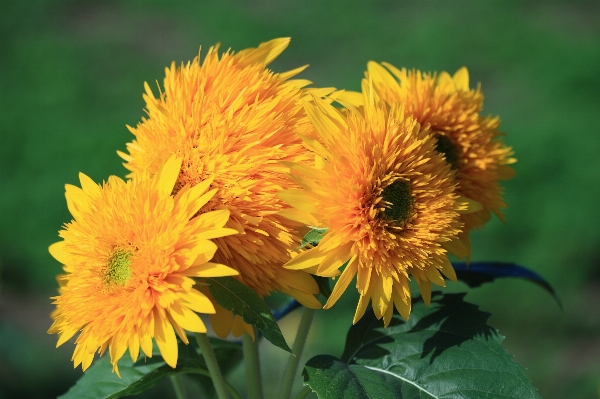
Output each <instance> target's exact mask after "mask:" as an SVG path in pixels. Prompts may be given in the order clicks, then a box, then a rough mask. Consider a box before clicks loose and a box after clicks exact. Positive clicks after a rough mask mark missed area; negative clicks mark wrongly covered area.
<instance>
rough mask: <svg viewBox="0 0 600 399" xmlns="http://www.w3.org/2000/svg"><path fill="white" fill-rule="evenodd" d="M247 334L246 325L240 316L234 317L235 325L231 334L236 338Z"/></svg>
mask: <svg viewBox="0 0 600 399" xmlns="http://www.w3.org/2000/svg"><path fill="white" fill-rule="evenodd" d="M245 332H246V323H244V319H242V318H241V317H240V316H238V315H234V316H233V324H232V326H231V333H232V334H233V336H234V337H241V336H242V335H243V334H244V333H245Z"/></svg>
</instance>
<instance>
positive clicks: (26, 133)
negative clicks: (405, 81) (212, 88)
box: [0, 0, 600, 399]
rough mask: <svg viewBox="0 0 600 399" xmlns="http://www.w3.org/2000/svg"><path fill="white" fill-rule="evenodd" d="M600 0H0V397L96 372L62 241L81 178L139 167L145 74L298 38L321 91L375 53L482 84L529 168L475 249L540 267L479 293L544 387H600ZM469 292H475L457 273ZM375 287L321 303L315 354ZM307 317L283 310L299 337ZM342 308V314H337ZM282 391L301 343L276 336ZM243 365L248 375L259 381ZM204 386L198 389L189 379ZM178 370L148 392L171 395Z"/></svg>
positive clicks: (347, 78)
mask: <svg viewBox="0 0 600 399" xmlns="http://www.w3.org/2000/svg"><path fill="white" fill-rule="evenodd" d="M598 21H600V3H599V2H597V1H590V2H574V1H568V0H565V1H562V2H557V1H539V2H534V1H526V2H516V1H514V2H513V1H485V2H482V1H452V2H450V1H448V2H446V1H429V0H420V1H384V0H377V1H368V2H367V1H364V2H353V1H348V0H345V1H317V0H312V1H311V0H309V1H300V0H279V1H278V0H254V1H233V0H222V1H219V2H210V3H209V2H205V1H193V2H192V1H190V2H182V1H167V0H164V1H158V0H151V1H149V0H144V1H142V0H139V1H123V2H120V1H106V0H103V1H100V0H98V1H64V0H36V1H33V0H21V1H12V0H4V1H2V2H0V43H1V46H0V101H1V103H0V184H1V186H0V268H1V272H0V273H1V274H0V359H1V360H0V398H2V399H6V398H53V397H56V396H57V395H59V394H62V393H64V392H65V391H66V390H67V389H68V387H69V386H71V385H72V384H73V383H74V381H75V380H76V379H77V378H78V377H79V376H80V375H81V369H80V368H79V369H76V370H73V367H72V363H71V361H70V358H71V354H72V350H73V345H72V343H67V344H65V345H63V347H61V348H59V349H55V348H54V346H55V343H56V337H55V336H49V335H47V334H46V330H47V329H48V327H49V326H50V324H51V322H50V318H49V313H50V311H51V310H52V305H51V304H50V299H49V297H50V296H52V295H55V293H56V287H57V283H56V281H55V275H56V274H58V273H59V272H60V265H59V264H58V262H56V261H54V260H53V259H52V258H51V257H50V255H49V254H48V252H47V247H48V245H49V244H51V243H53V242H55V241H57V239H58V236H57V231H58V229H59V228H60V227H61V224H62V223H64V222H67V221H69V220H70V215H69V213H68V211H67V207H66V204H65V200H64V184H65V183H71V184H77V174H78V172H79V171H83V172H85V173H86V174H88V175H89V176H91V177H92V178H93V179H94V180H96V181H101V180H102V179H106V178H107V177H108V176H109V175H110V174H116V175H119V176H124V175H125V169H124V168H123V167H122V166H121V161H120V158H118V157H117V155H116V153H115V151H116V150H117V149H120V150H123V149H124V148H125V143H126V142H127V141H130V140H131V139H132V136H131V135H130V133H129V132H128V131H127V129H126V128H125V124H129V125H135V124H136V123H137V122H138V121H139V120H140V118H141V116H142V115H144V114H143V112H142V109H143V102H142V96H141V95H142V91H143V82H144V81H148V82H149V83H150V84H151V86H153V87H156V86H155V83H154V82H156V81H157V80H158V81H160V82H161V83H162V78H163V76H164V67H165V66H167V65H169V64H170V63H171V61H173V60H175V61H177V62H181V61H187V60H190V59H192V58H193V57H194V56H195V55H197V54H198V49H199V46H200V45H202V46H204V49H206V48H207V47H208V46H209V45H212V44H214V43H216V42H221V43H222V46H223V48H224V49H226V48H228V47H231V48H233V49H235V50H241V49H244V48H246V47H251V46H256V45H258V44H259V43H260V42H263V41H266V40H269V39H271V38H275V37H281V36H290V37H292V42H291V45H290V47H289V48H288V49H287V50H286V51H285V52H284V53H283V54H282V55H281V56H280V57H279V59H277V60H276V61H275V62H274V63H273V64H272V65H271V67H272V68H273V69H274V70H275V71H285V70H288V69H292V68H295V67H297V66H300V65H304V64H307V63H308V64H310V68H308V69H307V70H306V71H305V72H303V73H302V75H301V76H302V77H304V78H307V79H310V80H312V81H313V82H314V83H315V85H316V86H335V87H338V88H346V89H352V90H358V89H359V87H360V79H361V78H362V76H363V71H364V69H365V67H366V62H367V61H368V60H376V61H388V62H391V63H393V64H395V65H396V66H398V67H401V66H406V67H409V68H413V67H414V68H419V69H422V70H427V71H435V70H438V71H439V70H447V71H450V72H451V73H453V72H454V71H455V70H457V69H458V68H459V67H461V66H463V65H466V66H467V67H468V68H469V71H470V75H471V84H472V85H475V84H477V82H481V84H482V87H483V91H484V94H485V96H486V98H485V109H484V112H485V113H489V114H494V115H500V116H501V119H502V130H503V131H504V132H506V134H507V136H506V138H505V140H506V142H507V143H508V144H509V145H512V146H513V147H514V149H515V152H516V156H517V158H518V159H519V162H518V163H517V164H516V166H515V168H516V170H517V173H518V175H517V177H516V179H514V180H512V181H509V182H507V183H506V184H505V187H506V200H507V202H508V204H509V208H508V209H507V210H506V219H507V223H506V224H502V223H500V222H499V221H497V220H494V221H493V222H492V223H490V224H489V225H488V226H487V227H486V228H485V229H484V230H482V231H478V232H475V233H474V234H473V238H472V240H473V248H474V255H473V259H474V260H499V261H514V262H517V263H519V264H522V265H525V266H528V267H530V268H531V269H533V270H535V271H537V272H538V273H540V274H542V275H543V276H545V277H546V278H547V279H548V281H550V283H551V284H553V286H554V287H555V288H556V291H557V293H558V294H559V296H560V297H561V299H562V301H563V303H564V311H561V310H560V309H559V307H558V306H557V305H556V303H554V302H553V300H552V299H551V297H550V296H549V295H548V294H547V293H546V292H544V291H543V290H542V289H540V288H539V287H537V286H534V285H531V284H529V283H527V282H524V281H516V280H515V281H499V282H497V283H495V284H492V285H486V286H482V287H480V288H477V289H474V290H469V294H468V296H467V299H468V300H470V301H472V302H475V303H477V304H479V305H480V307H481V308H483V309H484V310H486V311H489V312H491V313H492V314H493V316H492V317H491V319H490V323H491V324H492V325H494V326H495V327H496V328H498V329H499V330H500V332H501V333H502V334H503V335H505V336H506V337H507V338H506V340H505V346H506V348H507V349H508V350H509V351H510V352H511V353H513V354H514V355H515V360H516V361H517V362H519V363H520V364H522V365H523V366H525V367H526V368H527V371H526V374H527V376H528V377H529V378H530V379H531V380H532V382H533V384H534V385H535V386H536V387H537V388H538V389H539V391H540V393H541V395H542V396H543V397H544V398H547V399H551V398H556V399H564V398H582V399H583V398H585V399H587V398H590V399H591V398H598V397H600V245H599V244H600V223H599V222H600V212H599V210H598V209H599V208H598V201H599V198H600V183H599V182H600V135H599V134H600V123H598V116H599V114H600V96H599V95H598V93H599V91H600V23H599V22H598ZM449 289H450V290H454V291H460V290H468V288H467V287H466V286H464V285H462V284H453V285H451V286H450V287H449ZM355 300H356V298H355V297H353V296H352V295H345V297H344V298H343V299H342V301H341V302H340V304H339V305H337V306H336V307H335V308H334V309H332V310H330V311H328V313H327V314H323V312H319V313H318V315H317V318H316V321H315V326H314V328H313V330H312V333H311V335H310V337H309V346H308V348H307V350H306V356H312V355H314V354H316V353H323V352H326V353H331V354H334V355H339V354H340V353H341V351H342V346H343V341H344V337H345V334H346V330H347V327H348V325H349V324H350V322H351V317H352V314H353V311H351V308H352V307H353V306H355ZM298 319H299V315H298V314H297V313H292V314H291V315H289V316H288V317H287V318H286V319H284V320H283V322H282V328H283V332H284V334H285V335H286V337H287V339H288V342H292V340H293V337H294V328H295V325H296V323H297V322H298ZM326 319H327V320H326ZM261 350H262V351H263V353H264V354H265V356H271V355H272V356H274V357H275V360H274V361H271V362H268V363H267V362H265V364H263V369H264V370H263V372H264V375H265V380H266V382H267V387H266V392H267V395H266V396H267V397H271V396H272V395H274V387H275V382H278V381H279V379H280V373H281V370H282V368H283V361H284V360H283V359H284V357H283V352H282V351H279V350H278V349H276V348H274V347H273V346H271V345H270V344H269V343H268V342H263V343H262V344H261ZM242 374H243V372H242V370H241V369H239V370H236V371H234V373H233V375H231V376H230V377H229V378H231V379H232V380H234V381H235V384H236V385H237V386H240V385H241V381H240V377H241V376H242ZM186 381H187V382H186V383H187V384H188V389H189V392H190V397H191V398H194V397H200V396H199V395H197V396H193V395H192V391H193V390H194V389H195V388H196V387H195V386H194V383H193V382H192V381H191V380H190V379H186ZM172 395H173V393H172V390H171V387H170V386H169V385H168V383H163V384H160V385H159V386H157V387H156V388H155V389H153V390H152V391H150V392H148V393H147V394H145V395H144V396H145V397H147V398H150V397H170V396H172Z"/></svg>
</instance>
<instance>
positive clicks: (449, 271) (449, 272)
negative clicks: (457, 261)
mask: <svg viewBox="0 0 600 399" xmlns="http://www.w3.org/2000/svg"><path fill="white" fill-rule="evenodd" d="M439 268H440V271H441V272H442V274H443V275H444V276H446V277H448V278H449V279H450V280H452V281H454V282H456V281H458V279H457V278H456V272H455V271H454V267H452V263H450V261H449V260H448V258H446V257H445V256H444V257H443V258H442V263H441V264H440V265H439Z"/></svg>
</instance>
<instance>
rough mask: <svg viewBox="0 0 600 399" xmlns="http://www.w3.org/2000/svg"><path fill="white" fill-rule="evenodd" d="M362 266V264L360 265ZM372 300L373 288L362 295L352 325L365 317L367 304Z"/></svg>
mask: <svg viewBox="0 0 600 399" xmlns="http://www.w3.org/2000/svg"><path fill="white" fill-rule="evenodd" d="M359 268H360V266H359ZM370 300H371V290H370V289H367V291H366V292H365V294H364V295H361V296H360V298H359V300H358V305H357V306H356V312H355V313H354V319H353V320H352V325H354V324H356V323H358V321H359V320H360V319H361V318H362V317H363V315H364V314H365V311H366V310H367V306H368V305H369V301H370Z"/></svg>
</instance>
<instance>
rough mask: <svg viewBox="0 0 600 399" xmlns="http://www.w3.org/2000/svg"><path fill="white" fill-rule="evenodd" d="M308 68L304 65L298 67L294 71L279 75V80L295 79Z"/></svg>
mask: <svg viewBox="0 0 600 399" xmlns="http://www.w3.org/2000/svg"><path fill="white" fill-rule="evenodd" d="M306 68H308V64H306V65H303V66H301V67H298V68H295V69H292V70H290V71H287V72H281V73H280V74H279V79H282V80H288V79H290V78H293V77H294V76H296V75H298V74H299V73H300V72H302V71H304V70H305V69H306ZM311 83H312V82H311Z"/></svg>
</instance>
